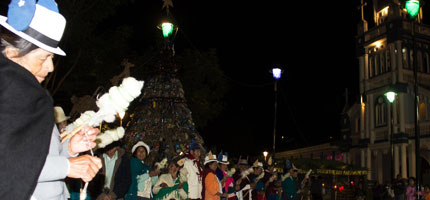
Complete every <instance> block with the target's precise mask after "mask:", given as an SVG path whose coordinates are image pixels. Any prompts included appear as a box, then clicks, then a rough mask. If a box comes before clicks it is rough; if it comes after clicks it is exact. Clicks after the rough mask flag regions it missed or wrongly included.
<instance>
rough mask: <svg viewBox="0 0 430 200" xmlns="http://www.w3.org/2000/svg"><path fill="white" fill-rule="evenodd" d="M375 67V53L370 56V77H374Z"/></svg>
mask: <svg viewBox="0 0 430 200" xmlns="http://www.w3.org/2000/svg"><path fill="white" fill-rule="evenodd" d="M374 69H375V67H374V66H373V55H372V56H369V78H372V77H373V74H374Z"/></svg>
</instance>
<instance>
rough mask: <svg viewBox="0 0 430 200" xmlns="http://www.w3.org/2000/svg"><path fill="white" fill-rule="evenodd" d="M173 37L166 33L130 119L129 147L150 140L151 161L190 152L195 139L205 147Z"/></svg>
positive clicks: (149, 159)
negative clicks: (180, 72) (181, 76)
mask: <svg viewBox="0 0 430 200" xmlns="http://www.w3.org/2000/svg"><path fill="white" fill-rule="evenodd" d="M173 37H174V36H173ZM172 41H173V38H172V35H169V36H168V37H165V45H164V48H163V49H162V50H161V51H160V55H159V58H158V61H157V63H156V66H155V69H154V72H153V73H152V75H151V78H150V79H149V80H147V81H146V82H145V84H144V88H143V91H142V95H141V97H140V99H139V101H138V102H137V103H138V105H137V106H135V107H134V109H133V110H130V111H129V116H130V122H129V123H128V124H127V127H126V133H125V136H124V139H123V142H124V143H125V146H126V148H127V149H131V148H132V146H133V145H134V144H135V143H136V142H138V141H143V142H145V143H147V144H148V145H149V146H150V147H151V153H150V154H149V155H148V158H147V162H148V163H149V164H152V163H153V162H154V161H156V160H161V159H162V158H164V157H167V158H168V159H170V158H172V157H174V156H178V155H180V154H181V153H186V152H188V148H189V144H191V142H192V140H194V141H195V142H197V143H198V144H200V146H202V148H203V139H202V138H201V137H200V135H199V134H198V132H197V130H196V129H195V125H194V122H193V119H192V116H191V111H190V109H189V108H188V106H187V102H186V99H185V97H184V90H183V88H182V83H181V81H180V80H179V79H178V77H177V71H178V69H177V67H176V64H175V61H174V49H173V42H172Z"/></svg>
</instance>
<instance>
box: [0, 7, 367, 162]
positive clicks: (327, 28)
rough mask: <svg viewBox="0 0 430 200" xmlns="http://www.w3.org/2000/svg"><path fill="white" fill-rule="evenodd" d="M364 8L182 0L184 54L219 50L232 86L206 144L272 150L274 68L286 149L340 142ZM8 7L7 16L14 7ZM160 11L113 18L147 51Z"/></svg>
mask: <svg viewBox="0 0 430 200" xmlns="http://www.w3.org/2000/svg"><path fill="white" fill-rule="evenodd" d="M7 2H9V1H7ZM357 2H359V1H357V0H354V2H350V1H342V2H341V3H344V4H343V5H342V4H335V5H330V3H335V2H330V1H268V0H265V1H244V0H240V1H236V0H235V1H231V0H230V1H227V0H224V1H223V0H204V1H201V0H200V1H197V0H174V1H173V3H174V7H173V9H172V10H171V11H172V13H173V15H174V17H175V19H176V20H177V23H178V25H179V28H180V31H179V33H178V35H177V38H176V40H175V48H176V49H177V50H180V49H181V48H195V49H199V50H202V51H203V50H207V49H208V48H215V49H217V54H218V57H219V62H220V63H219V64H220V67H221V69H222V70H223V71H224V73H225V76H226V77H227V79H228V80H229V84H230V90H229V92H228V94H227V95H226V96H225V98H224V101H225V109H224V111H223V113H221V114H220V116H219V117H218V118H217V119H216V120H214V121H212V122H211V123H209V125H208V126H207V127H206V128H204V129H202V130H199V132H200V134H201V135H202V137H203V138H204V140H205V143H206V144H207V145H208V146H209V147H214V146H216V147H217V151H219V150H224V151H228V152H229V153H231V154H234V155H246V154H249V155H257V154H258V155H260V154H261V152H262V151H264V150H269V151H270V150H271V148H272V139H273V135H272V134H273V114H274V91H273V86H274V79H273V78H272V75H271V74H270V73H269V70H270V69H271V68H272V67H275V66H276V67H281V68H283V70H284V73H283V74H282V78H281V80H280V81H279V88H278V89H279V96H278V126H277V135H278V137H277V141H278V144H277V150H278V151H279V150H286V149H292V148H298V147H304V146H307V145H315V144H321V143H325V142H328V141H329V137H330V136H333V137H334V138H335V139H336V138H339V136H340V125H339V124H340V114H341V112H342V109H343V107H344V105H345V89H346V88H348V90H349V99H350V104H351V103H352V102H354V101H357V99H358V61H357V59H356V58H355V35H356V24H357V22H358V20H359V17H358V15H359V10H358V9H357V8H356V6H357V5H358V3H357ZM369 4H371V3H369ZM0 5H1V6H2V8H1V10H2V13H1V14H2V15H5V9H7V3H5V1H3V2H2V3H1V4H0ZM161 6H162V1H161V0H145V1H142V0H136V1H135V2H134V3H132V4H130V5H127V6H122V7H118V10H117V13H116V14H115V16H113V17H112V18H111V20H112V23H116V24H118V25H120V24H121V23H125V24H132V25H133V26H134V27H135V38H136V39H135V45H139V46H141V47H142V48H144V47H145V45H147V44H148V43H153V42H152V41H151V42H150V40H153V38H154V37H153V36H151V34H153V33H154V31H157V30H156V29H155V25H157V24H158V23H159V22H160V18H159V17H160V15H161ZM60 12H61V11H60ZM185 92H187V91H185ZM281 136H284V137H285V139H284V140H283V141H282V142H281Z"/></svg>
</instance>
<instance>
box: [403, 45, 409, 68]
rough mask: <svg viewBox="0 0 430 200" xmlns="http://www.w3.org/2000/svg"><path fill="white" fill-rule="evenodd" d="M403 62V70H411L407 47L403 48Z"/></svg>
mask: <svg viewBox="0 0 430 200" xmlns="http://www.w3.org/2000/svg"><path fill="white" fill-rule="evenodd" d="M402 62H403V68H404V69H409V63H408V49H406V47H403V49H402Z"/></svg>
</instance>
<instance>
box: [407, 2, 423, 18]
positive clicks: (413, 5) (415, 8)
mask: <svg viewBox="0 0 430 200" xmlns="http://www.w3.org/2000/svg"><path fill="white" fill-rule="evenodd" d="M405 8H406V12H408V15H409V18H411V19H415V17H416V16H417V15H418V13H419V11H420V1H419V0H407V1H406V2H405Z"/></svg>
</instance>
